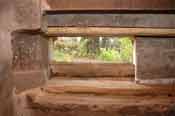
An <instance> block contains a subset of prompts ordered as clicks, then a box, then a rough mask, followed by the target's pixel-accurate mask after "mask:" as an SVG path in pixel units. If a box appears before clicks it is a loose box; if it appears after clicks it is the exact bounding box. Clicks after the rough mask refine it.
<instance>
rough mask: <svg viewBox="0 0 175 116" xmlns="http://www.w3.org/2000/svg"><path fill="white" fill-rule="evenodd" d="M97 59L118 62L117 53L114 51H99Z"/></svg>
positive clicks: (118, 56)
mask: <svg viewBox="0 0 175 116" xmlns="http://www.w3.org/2000/svg"><path fill="white" fill-rule="evenodd" d="M98 59H100V60H104V61H115V60H120V55H119V52H118V51H116V50H114V49H105V48H102V49H100V54H99V56H98Z"/></svg>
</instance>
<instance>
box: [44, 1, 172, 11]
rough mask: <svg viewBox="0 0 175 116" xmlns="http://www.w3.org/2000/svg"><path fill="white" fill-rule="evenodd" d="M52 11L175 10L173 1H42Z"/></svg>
mask: <svg viewBox="0 0 175 116" xmlns="http://www.w3.org/2000/svg"><path fill="white" fill-rule="evenodd" d="M42 2H46V3H43V4H47V6H49V7H47V8H50V9H52V10H175V1H174V0H86V1H85V0H42Z"/></svg>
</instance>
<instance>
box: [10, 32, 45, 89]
mask: <svg viewBox="0 0 175 116" xmlns="http://www.w3.org/2000/svg"><path fill="white" fill-rule="evenodd" d="M35 31H36V30H34V31H31V30H30V31H29V30H28V31H26V32H14V33H13V34H12V48H13V49H12V50H13V62H12V64H13V65H12V66H13V74H14V75H13V76H14V86H15V87H16V89H17V90H18V91H23V90H26V89H31V88H34V87H38V86H40V85H43V84H44V83H45V81H46V80H47V76H48V74H47V73H48V72H47V67H48V40H47V39H44V38H43V37H42V36H41V35H40V34H39V33H37V31H36V32H35Z"/></svg>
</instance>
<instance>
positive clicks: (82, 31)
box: [45, 27, 175, 37]
mask: <svg viewBox="0 0 175 116" xmlns="http://www.w3.org/2000/svg"><path fill="white" fill-rule="evenodd" d="M45 34H46V35H48V36H170V37H173V36H175V29H163V28H108V27H49V28H48V29H47V31H46V32H45Z"/></svg>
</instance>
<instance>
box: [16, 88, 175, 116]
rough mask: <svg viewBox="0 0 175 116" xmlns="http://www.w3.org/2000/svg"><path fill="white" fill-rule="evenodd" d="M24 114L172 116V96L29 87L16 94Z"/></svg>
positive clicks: (19, 108)
mask: <svg viewBox="0 0 175 116" xmlns="http://www.w3.org/2000/svg"><path fill="white" fill-rule="evenodd" d="M16 103H17V104H18V107H17V109H16V111H17V112H18V113H19V114H20V115H25V114H28V115H27V116H174V115H175V97H167V96H109V95H91V94H74V93H62V94H55V93H48V92H45V91H43V90H42V89H32V90H30V91H26V92H24V93H22V94H20V95H18V96H16Z"/></svg>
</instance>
